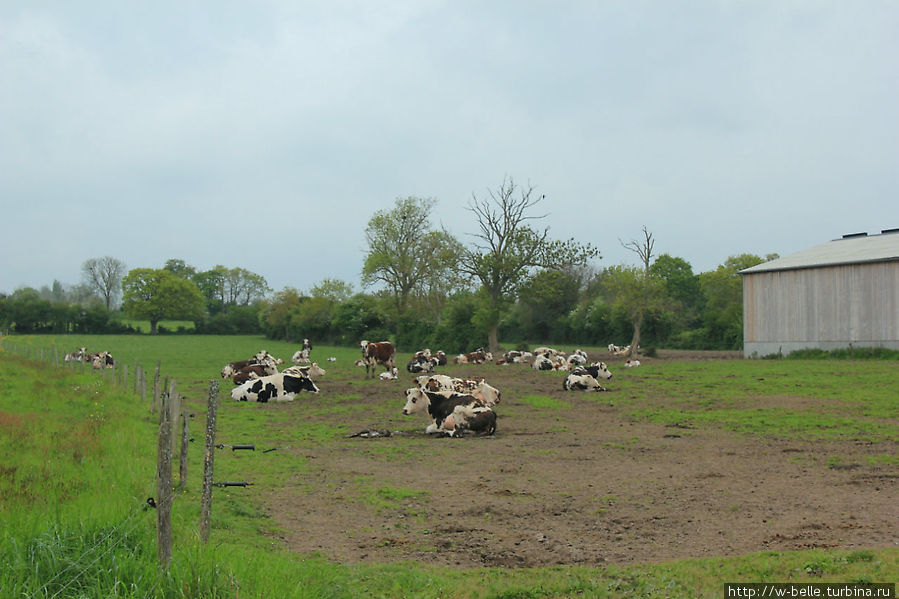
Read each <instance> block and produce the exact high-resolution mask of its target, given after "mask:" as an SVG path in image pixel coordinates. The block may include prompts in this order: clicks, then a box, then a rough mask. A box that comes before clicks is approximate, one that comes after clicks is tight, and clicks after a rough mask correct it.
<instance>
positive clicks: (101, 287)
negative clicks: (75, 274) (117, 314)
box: [81, 256, 125, 310]
mask: <svg viewBox="0 0 899 599" xmlns="http://www.w3.org/2000/svg"><path fill="white" fill-rule="evenodd" d="M81 273H82V275H83V278H84V282H85V283H87V284H88V285H90V286H91V288H92V289H94V290H96V292H97V293H98V294H99V295H100V297H102V298H103V300H104V301H105V302H106V309H107V310H109V309H110V308H111V307H112V303H113V300H115V298H116V297H118V294H119V291H120V290H121V283H122V277H123V276H125V263H124V262H122V261H121V260H118V259H116V258H113V257H112V256H103V257H102V258H91V259H89V260H85V261H84V264H82V265H81Z"/></svg>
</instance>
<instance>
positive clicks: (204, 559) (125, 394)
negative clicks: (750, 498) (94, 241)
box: [0, 335, 899, 599]
mask: <svg viewBox="0 0 899 599" xmlns="http://www.w3.org/2000/svg"><path fill="white" fill-rule="evenodd" d="M13 345H16V346H17V347H18V350H19V351H20V354H18V355H10V354H9V353H8V352H4V351H0V455H2V456H4V459H3V460H2V461H0V529H2V530H3V534H2V536H0V563H2V564H3V567H2V568H0V597H37V598H44V599H47V598H50V597H97V598H100V597H104V598H105V597H111V596H120V597H135V598H137V597H166V598H168V597H234V598H237V597H310V598H311V597H338V598H343V597H348V598H349V597H360V596H365V597H423V598H424V597H428V598H430V597H470V598H487V597H491V598H498V597H509V598H511V597H573V596H577V597H633V598H638V597H659V598H661V597H675V598H687V597H715V598H717V597H721V596H722V584H723V582H724V581H734V582H739V581H747V582H748V581H760V580H767V581H790V582H822V581H832V582H853V581H874V582H893V581H896V580H897V579H899V550H897V549H861V550H857V551H833V550H810V551H796V552H763V553H757V554H753V555H744V556H739V557H734V558H710V559H693V560H680V561H676V562H669V563H661V564H645V565H632V566H605V567H590V568H585V567H575V566H557V567H546V568H531V569H504V568H477V569H454V568H443V567H429V566H422V565H419V564H410V563H400V564H376V565H372V564H356V565H347V564H340V563H333V562H330V561H328V560H326V559H324V558H323V557H321V556H316V555H296V554H293V553H289V552H287V551H285V550H283V549H282V548H281V547H280V545H279V544H278V542H277V541H276V540H274V539H276V535H277V533H278V532H279V531H278V530H277V529H276V527H275V525H274V524H273V523H272V521H271V520H272V519H271V518H269V517H268V515H267V514H266V513H265V511H264V510H262V509H261V508H260V507H259V506H258V504H256V503H255V502H254V500H253V497H254V494H255V493H258V492H259V491H258V490H259V489H264V488H265V487H266V482H270V481H275V480H278V481H285V480H286V481H295V482H292V483H291V484H296V485H297V486H298V487H299V486H301V485H303V484H309V483H307V482H305V480H304V475H305V474H306V473H307V472H308V470H309V467H310V464H309V459H308V458H307V455H306V453H307V452H308V449H309V448H314V447H322V446H323V445H324V446H327V444H328V443H331V442H332V441H335V440H336V439H339V438H341V437H343V436H345V434H346V433H347V432H348V431H347V430H346V429H345V427H342V426H334V425H327V424H316V423H311V425H310V426H305V425H304V426H302V427H297V426H295V423H293V422H292V421H291V420H290V418H291V414H292V411H291V410H287V409H284V410H278V409H267V410H258V409H247V410H225V411H223V412H220V431H221V436H220V437H219V438H218V439H217V441H218V442H222V443H228V444H239V443H256V445H257V451H255V452H242V451H233V452H232V451H231V450H230V449H222V450H217V451H218V452H219V453H218V455H219V456H221V455H222V454H223V452H229V455H228V459H219V458H217V461H216V478H217V479H220V480H221V479H226V480H227V479H232V477H234V478H238V477H244V476H246V473H247V472H252V476H253V482H254V483H256V484H257V485H258V486H254V487H251V488H250V489H241V488H225V489H217V490H216V491H215V492H214V502H213V506H214V507H213V532H214V534H213V543H212V544H210V545H208V546H206V545H202V544H200V543H199V541H198V533H197V529H198V521H199V492H200V489H199V488H198V484H199V483H198V482H191V481H199V468H200V463H201V460H202V443H194V444H191V446H190V467H191V471H190V473H189V474H190V477H191V478H189V481H188V486H187V489H186V491H185V492H184V493H182V494H180V495H178V496H177V498H176V501H175V504H174V506H173V525H174V536H175V542H174V555H173V560H172V565H171V567H170V568H169V569H168V570H167V571H164V572H161V571H160V570H159V568H158V566H157V563H156V541H155V512H154V511H153V510H144V502H145V500H146V497H148V496H153V495H155V481H154V477H155V451H156V448H155V442H156V428H157V424H156V422H155V418H154V417H153V415H152V414H151V412H150V409H149V406H148V405H147V404H145V403H143V402H142V401H141V400H140V399H139V398H137V397H136V396H134V395H133V394H132V393H131V390H130V388H126V389H121V388H119V387H117V386H116V385H115V384H114V379H113V377H112V376H111V373H109V372H105V373H104V374H103V375H99V374H95V373H92V372H90V371H89V370H87V371H84V372H82V371H81V369H80V367H78V368H75V369H74V370H68V369H64V368H61V369H59V370H54V369H52V368H48V367H47V364H46V363H39V362H36V361H33V360H28V359H24V358H22V357H21V351H22V350H23V349H24V348H25V347H28V348H29V353H30V355H32V356H35V355H38V354H39V350H40V349H41V348H43V349H44V354H45V359H49V360H51V361H52V360H53V356H54V348H55V349H56V352H62V353H64V352H65V351H71V350H72V349H74V348H76V347H79V346H82V345H83V346H86V347H88V349H89V350H102V349H114V353H115V356H116V358H117V359H118V360H119V364H128V365H129V368H132V369H133V366H134V365H135V364H138V363H139V364H141V365H142V366H144V367H145V368H151V369H152V368H153V367H155V364H156V362H157V361H160V362H161V363H162V371H163V373H164V374H166V375H168V376H170V377H172V378H174V379H176V380H177V381H178V386H179V389H181V390H182V391H184V392H185V393H190V394H191V395H192V396H194V397H199V398H205V394H206V389H207V386H208V382H209V380H221V379H220V377H219V372H218V371H219V369H220V368H221V366H222V365H223V364H224V363H226V362H227V361H230V360H233V359H236V358H241V357H248V356H249V355H250V354H252V353H255V352H256V351H258V350H259V349H263V348H265V349H268V350H269V351H270V352H271V353H273V354H275V355H282V356H289V355H290V354H292V353H293V351H295V350H296V349H297V347H296V346H295V345H293V344H286V343H276V342H270V341H266V340H263V339H261V338H258V337H214V336H208V337H204V336H197V337H192V336H166V337H144V336H133V335H132V336H95V337H77V336H69V337H52V336H36V337H14V338H11V339H4V340H3V344H2V346H3V347H7V348H8V347H11V346H13ZM62 353H59V354H58V355H59V359H60V360H61V359H62ZM316 354H317V356H327V355H332V354H333V355H336V356H337V357H338V362H337V363H336V364H330V365H329V364H324V366H325V367H327V368H329V376H330V375H331V374H333V375H334V376H340V377H344V378H351V377H353V378H356V379H358V378H359V371H358V369H356V367H354V366H352V361H353V360H355V358H356V355H357V354H358V351H357V350H356V349H355V348H316ZM332 369H333V370H332ZM132 372H133V370H132ZM615 383H616V384H615V393H614V399H615V403H616V405H619V406H622V407H623V409H624V410H625V411H626V412H628V413H630V414H632V415H633V417H635V418H639V419H645V420H652V421H658V422H670V421H680V422H689V423H691V424H692V425H694V426H697V427H708V428H724V429H731V430H740V431H742V432H744V433H745V434H750V435H761V436H790V437H794V436H800V437H805V438H822V437H823V438H853V439H874V440H877V441H879V442H895V441H896V440H897V434H896V431H895V428H896V427H895V418H896V413H897V409H896V408H897V404H896V402H897V399H896V398H895V388H896V383H897V375H896V370H895V365H894V364H891V363H885V362H845V363H843V362H833V361H827V362H819V361H792V360H791V361H764V362H763V361H746V362H743V361H726V362H705V363H665V364H657V365H644V366H642V367H641V368H640V369H634V370H633V371H632V372H621V373H620V374H619V373H616V378H615ZM370 384H375V383H372V382H369V381H362V380H358V381H357V382H354V386H355V385H358V389H359V393H360V394H362V393H364V389H365V387H366V386H367V385H370ZM227 388H228V387H227V386H225V387H224V389H227ZM605 395H606V394H595V395H588V394H584V395H579V396H578V397H579V398H587V400H589V401H608V399H609V398H608V397H606V396H605ZM360 396H361V395H356V394H355V393H351V394H348V395H346V396H344V397H335V398H329V402H330V403H331V404H332V407H333V409H334V410H352V409H353V404H354V400H355V399H357V398H358V397H360ZM519 400H520V401H521V402H522V403H523V404H526V405H528V406H531V407H533V408H536V409H540V410H564V409H567V408H568V407H569V405H570V404H569V403H568V402H567V401H561V400H555V399H553V398H549V397H544V396H539V395H529V396H526V397H524V398H516V400H515V401H519ZM195 403H196V408H197V410H198V411H199V410H200V409H202V403H203V402H202V401H201V400H199V399H198V400H195ZM780 404H783V405H780ZM315 409H316V410H326V409H328V406H327V405H316V406H315ZM384 409H385V410H392V411H395V410H396V406H386V407H385V408H384ZM198 420H199V421H202V414H201V415H200V417H199V418H198ZM341 421H342V420H341ZM191 424H192V426H193V432H192V435H193V436H195V437H196V438H197V439H198V441H199V440H200V439H201V438H202V431H201V430H198V429H199V428H200V427H199V426H198V425H197V424H195V423H191ZM419 424H420V423H419V422H417V421H416V422H414V423H412V424H410V426H411V427H413V428H416V429H417V428H420V427H419ZM413 425H414V426H413ZM430 446H431V444H427V443H426V441H425V440H418V439H410V443H409V445H408V448H407V449H406V450H405V451H418V450H420V449H421V448H424V447H430ZM269 448H277V450H276V451H273V452H270V453H266V454H263V453H262V450H264V449H269ZM394 451H396V450H395V448H390V447H387V446H383V445H379V444H376V443H372V444H370V445H367V446H366V452H367V453H368V454H371V455H372V459H390V456H391V455H393V454H392V452H394ZM48 456H52V459H48ZM825 457H828V463H829V464H831V465H832V466H834V467H839V466H840V465H842V461H841V459H840V457H839V456H825ZM869 460H871V463H873V464H878V465H882V466H894V465H895V464H896V458H895V456H894V455H892V454H890V453H885V452H881V453H878V454H877V455H872V456H871V457H870V458H869ZM176 481H177V474H176ZM352 486H354V488H356V489H357V491H358V494H357V496H358V497H359V498H361V499H362V500H363V501H367V502H369V503H370V505H372V506H374V507H375V508H376V509H377V508H380V509H390V510H396V509H401V510H404V512H406V513H408V514H409V515H410V516H413V517H414V515H415V514H416V513H417V512H416V510H418V509H423V506H427V503H428V501H429V495H428V492H427V491H424V490H420V489H409V488H402V487H395V486H391V485H389V484H384V482H383V481H375V480H368V479H365V478H364V477H361V478H358V479H357V480H354V481H352ZM603 500H604V501H608V502H613V501H615V498H614V497H612V496H608V497H603ZM413 520H414V518H413ZM410 525H412V526H414V525H415V523H414V522H410ZM422 550H434V548H427V547H423V548H422Z"/></svg>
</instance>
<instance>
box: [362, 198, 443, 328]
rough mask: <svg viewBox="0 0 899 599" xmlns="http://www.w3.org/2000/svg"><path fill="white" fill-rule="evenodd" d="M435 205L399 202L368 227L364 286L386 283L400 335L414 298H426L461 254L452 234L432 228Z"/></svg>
mask: <svg viewBox="0 0 899 599" xmlns="http://www.w3.org/2000/svg"><path fill="white" fill-rule="evenodd" d="M435 203H436V200H433V199H425V198H416V197H407V198H398V199H397V200H396V204H395V205H394V208H393V209H392V210H379V211H378V212H376V213H375V215H374V216H373V217H371V219H370V220H369V221H368V226H367V227H366V229H365V240H366V243H367V244H368V253H367V254H366V256H365V263H364V264H363V266H362V283H363V285H365V286H372V285H375V284H378V283H382V284H383V285H384V286H385V287H386V288H387V290H388V291H389V293H390V294H391V295H392V297H393V307H394V310H395V313H396V321H397V336H398V337H399V336H401V334H402V327H403V321H404V319H405V317H406V313H407V310H408V308H409V303H410V299H411V298H412V296H413V294H415V293H420V294H422V295H424V294H425V292H426V286H427V283H428V282H429V281H433V280H434V279H435V278H438V275H439V273H442V272H448V271H449V270H450V268H451V266H452V265H453V264H454V263H455V261H456V257H457V256H458V254H459V251H460V250H461V245H460V244H459V243H458V242H457V241H456V240H455V239H454V238H453V237H452V236H451V235H449V234H448V233H446V232H443V231H434V230H432V229H431V223H430V217H431V210H432V208H433V207H434V204H435Z"/></svg>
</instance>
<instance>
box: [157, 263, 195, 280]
mask: <svg viewBox="0 0 899 599" xmlns="http://www.w3.org/2000/svg"><path fill="white" fill-rule="evenodd" d="M163 268H164V269H165V270H167V271H169V272H170V273H172V274H173V275H177V276H179V277H181V278H182V279H192V278H193V277H194V275H196V274H197V269H196V268H194V267H193V266H191V265H190V264H188V263H187V262H185V261H184V260H181V259H180V258H169V259H168V260H166V261H165V266H163Z"/></svg>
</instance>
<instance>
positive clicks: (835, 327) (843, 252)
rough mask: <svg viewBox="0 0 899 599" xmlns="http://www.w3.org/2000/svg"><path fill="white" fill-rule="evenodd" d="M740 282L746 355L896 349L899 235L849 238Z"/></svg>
mask: <svg viewBox="0 0 899 599" xmlns="http://www.w3.org/2000/svg"><path fill="white" fill-rule="evenodd" d="M740 274H742V275H743V355H744V356H745V357H747V358H752V357H761V356H765V355H769V354H776V353H782V354H783V355H786V354H788V353H790V352H792V351H795V350H797V349H804V348H819V349H823V350H832V349H845V348H847V347H849V346H850V344H851V345H852V346H853V347H884V348H888V349H899V229H888V230H885V231H882V232H881V233H880V234H873V235H868V234H867V233H857V234H853V235H844V236H843V237H842V238H841V239H835V240H833V241H830V242H828V243H825V244H822V245H819V246H816V247H813V248H810V249H808V250H804V251H801V252H797V253H795V254H791V255H789V256H785V257H783V258H778V259H776V260H772V261H770V262H765V263H763V264H759V265H757V266H753V267H752V268H747V269H745V270H743V271H741V272H740Z"/></svg>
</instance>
